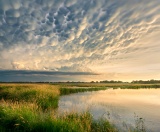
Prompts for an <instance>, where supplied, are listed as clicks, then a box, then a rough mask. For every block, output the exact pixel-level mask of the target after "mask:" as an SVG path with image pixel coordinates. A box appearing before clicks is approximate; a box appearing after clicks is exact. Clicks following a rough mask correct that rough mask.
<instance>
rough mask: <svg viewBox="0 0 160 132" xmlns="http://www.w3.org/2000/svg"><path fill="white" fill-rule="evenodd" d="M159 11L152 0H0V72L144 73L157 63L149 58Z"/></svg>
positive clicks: (158, 25)
mask: <svg viewBox="0 0 160 132" xmlns="http://www.w3.org/2000/svg"><path fill="white" fill-rule="evenodd" d="M159 12H160V2H159V1H158V0H157V1H149V0H137V1H133V0H121V1H116V0H112V1H111V0H109V1H107V0H98V1H96V0H85V1H84V0H59V1H56V0H40V1H39V0H34V1H24V0H15V1H14V2H12V1H10V0H1V1H0V62H1V63H0V68H1V69H3V70H5V69H6V70H7V69H10V70H45V69H47V70H52V69H56V70H58V71H59V72H61V71H66V72H67V71H72V70H73V71H85V72H87V71H88V72H90V71H96V72H103V71H105V72H106V73H108V70H110V67H112V66H113V65H116V66H115V67H114V68H115V69H113V72H117V71H118V70H119V68H118V67H122V69H123V66H124V67H125V65H126V67H127V66H128V67H130V66H131V65H132V64H133V63H134V66H136V67H137V69H142V68H140V67H142V66H143V65H146V70H145V71H147V70H148V68H147V65H148V67H150V66H149V65H150V62H152V63H153V65H154V64H157V63H158V64H160V61H159V60H158V59H152V58H151V57H149V55H150V54H152V55H151V56H152V57H154V58H156V57H157V56H159V52H158V50H159V37H157V34H159V33H160V15H159ZM157 49H158V50H157ZM147 52H148V54H147ZM146 56H148V58H149V59H148V61H144V60H145V58H146ZM131 60H132V62H133V63H130V61H131ZM82 69H83V70H82ZM104 69H105V70H104ZM129 69H130V70H129V71H132V70H133V72H135V71H136V70H137V69H132V68H129ZM121 71H123V72H124V73H126V72H129V71H128V70H126V68H125V69H123V70H121ZM153 72H154V71H153Z"/></svg>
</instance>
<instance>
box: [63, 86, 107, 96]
mask: <svg viewBox="0 0 160 132" xmlns="http://www.w3.org/2000/svg"><path fill="white" fill-rule="evenodd" d="M106 89H107V88H103V87H100V88H96V87H95V88H94V87H93V88H60V95H68V94H72V93H78V92H87V91H99V90H106Z"/></svg>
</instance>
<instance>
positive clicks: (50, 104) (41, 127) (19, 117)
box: [0, 84, 116, 132]
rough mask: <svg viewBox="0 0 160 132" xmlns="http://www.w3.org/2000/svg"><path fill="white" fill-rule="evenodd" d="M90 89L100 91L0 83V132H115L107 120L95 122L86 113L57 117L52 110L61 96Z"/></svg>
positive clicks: (46, 85) (45, 85)
mask: <svg viewBox="0 0 160 132" xmlns="http://www.w3.org/2000/svg"><path fill="white" fill-rule="evenodd" d="M103 89H104V88H103ZM93 90H94V91H95V90H102V88H91V89H83V88H80V89H78V90H75V91H74V90H73V89H69V90H68V91H69V92H68V91H67V90H66V88H60V86H55V85H48V84H0V100H1V101H0V131H2V132H39V131H43V132H95V131H97V130H99V131H100V132H104V131H105V132H112V131H111V130H113V131H116V129H115V128H114V127H113V126H112V125H111V124H110V123H109V122H108V121H107V120H101V121H97V122H95V121H94V120H93V118H92V116H91V114H90V113H89V112H84V113H81V114H78V113H67V114H64V115H61V116H57V114H56V111H55V109H56V108H57V107H58V99H59V96H60V95H64V94H70V93H75V92H85V91H93ZM66 91H67V92H66ZM95 126H96V127H95Z"/></svg>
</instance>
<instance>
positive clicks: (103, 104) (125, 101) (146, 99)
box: [58, 89, 160, 132]
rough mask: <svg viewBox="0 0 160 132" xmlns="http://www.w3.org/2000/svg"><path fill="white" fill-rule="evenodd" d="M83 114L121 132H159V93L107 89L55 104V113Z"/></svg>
mask: <svg viewBox="0 0 160 132" xmlns="http://www.w3.org/2000/svg"><path fill="white" fill-rule="evenodd" d="M87 110H88V111H89V112H90V113H91V114H92V115H93V118H94V119H95V120H96V119H99V118H106V119H108V120H109V121H110V122H111V123H113V124H114V125H115V126H117V127H118V129H119V130H121V131H129V130H130V129H132V128H136V127H138V126H139V125H141V127H144V129H145V130H146V131H148V132H159V131H160V89H136V90H133V89H108V90H104V91H96V92H84V93H77V94H71V95H66V96H61V98H60V100H59V108H58V112H59V113H63V112H73V111H74V112H84V111H87ZM137 123H138V124H137Z"/></svg>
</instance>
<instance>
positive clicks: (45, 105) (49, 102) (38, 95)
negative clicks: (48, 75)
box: [0, 84, 59, 110]
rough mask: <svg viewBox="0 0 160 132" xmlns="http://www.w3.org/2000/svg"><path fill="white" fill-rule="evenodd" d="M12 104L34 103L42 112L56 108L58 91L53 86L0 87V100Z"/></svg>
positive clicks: (13, 85)
mask: <svg viewBox="0 0 160 132" xmlns="http://www.w3.org/2000/svg"><path fill="white" fill-rule="evenodd" d="M2 98H3V99H4V100H10V101H12V102H22V101H23V102H34V103H35V104H37V106H38V107H40V108H41V109H43V110H46V109H50V108H57V107H58V99H59V89H58V88H57V87H55V86H53V85H46V84H45V85H44V84H41V85H40V84H26V85H25V84H24V85H16V84H11V85H6V86H5V85H0V99H2Z"/></svg>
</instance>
